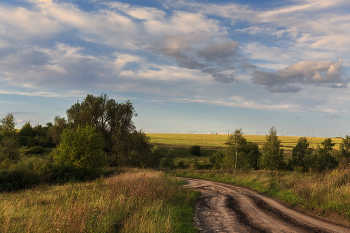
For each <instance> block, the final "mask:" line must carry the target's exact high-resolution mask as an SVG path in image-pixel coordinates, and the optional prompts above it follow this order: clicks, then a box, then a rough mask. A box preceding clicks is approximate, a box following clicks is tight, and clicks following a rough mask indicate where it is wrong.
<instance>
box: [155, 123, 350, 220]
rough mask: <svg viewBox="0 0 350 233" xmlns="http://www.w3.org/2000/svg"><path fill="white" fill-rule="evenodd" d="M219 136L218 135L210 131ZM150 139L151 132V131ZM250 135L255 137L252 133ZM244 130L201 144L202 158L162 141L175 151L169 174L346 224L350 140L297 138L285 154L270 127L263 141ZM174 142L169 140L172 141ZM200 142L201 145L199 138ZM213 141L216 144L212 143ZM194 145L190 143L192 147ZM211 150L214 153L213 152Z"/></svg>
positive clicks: (349, 216) (349, 210)
mask: <svg viewBox="0 0 350 233" xmlns="http://www.w3.org/2000/svg"><path fill="white" fill-rule="evenodd" d="M212 136H218V135H212ZM150 137H151V141H153V140H154V139H152V137H153V135H150ZM250 137H251V136H250ZM247 138H249V136H248V137H246V136H245V135H243V132H242V130H241V129H237V130H236V131H235V132H234V134H232V135H230V136H229V137H227V136H226V142H225V144H224V145H223V146H222V148H220V149H215V147H217V146H216V145H214V146H207V147H205V146H203V147H202V154H203V156H201V157H198V156H191V154H190V153H187V154H185V153H181V152H182V151H184V147H183V148H179V145H173V147H171V146H170V145H169V144H163V147H162V144H158V146H159V147H160V148H162V150H166V148H167V147H168V148H170V147H171V149H169V150H174V154H175V155H176V156H174V159H173V160H174V161H175V163H174V166H173V168H175V169H171V170H169V171H168V172H169V174H171V175H174V176H183V177H193V178H202V179H209V180H216V181H221V182H227V183H232V184H236V185H241V186H244V187H249V188H252V189H254V190H256V191H258V192H261V193H265V194H267V195H269V196H272V197H276V198H278V199H281V200H282V201H284V202H285V203H287V204H289V205H290V206H292V207H296V208H299V209H302V210H306V211H309V212H312V213H314V214H317V215H320V216H324V217H327V218H330V219H333V220H336V221H342V223H347V224H348V223H349V220H350V201H349V200H350V183H349V179H350V167H349V163H350V157H349V149H350V138H349V137H348V136H346V137H345V138H343V139H338V138H337V139H336V140H335V141H337V142H338V146H337V148H338V149H335V143H334V142H333V139H331V138H324V139H323V141H321V140H319V139H314V141H316V140H318V141H319V144H317V145H316V148H315V146H313V147H311V146H310V143H309V141H308V139H307V138H306V137H301V138H298V139H294V146H293V147H292V148H291V151H290V152H289V153H287V154H286V153H285V148H284V147H283V144H284V142H282V141H281V140H279V137H278V136H277V135H276V129H275V128H274V127H272V128H271V129H270V132H269V135H266V136H265V142H264V143H260V145H259V144H258V143H256V142H252V141H248V140H247ZM169 141H170V140H168V142H169ZM195 143H196V144H200V143H199V142H198V141H196V142H195ZM209 143H211V144H215V142H213V141H210V142H209ZM190 148H191V147H188V149H187V150H188V151H190ZM209 152H212V154H211V155H210V154H209Z"/></svg>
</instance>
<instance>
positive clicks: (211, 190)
mask: <svg viewBox="0 0 350 233" xmlns="http://www.w3.org/2000/svg"><path fill="white" fill-rule="evenodd" d="M181 179H182V180H184V181H185V182H186V183H187V184H186V186H187V187H190V188H193V189H195V190H198V191H200V192H201V193H202V196H201V197H200V198H199V200H198V203H197V207H196V217H195V224H196V227H198V229H200V230H199V232H205V233H207V232H208V233H209V232H342V233H343V232H350V228H348V227H345V226H340V225H336V224H332V223H330V222H326V221H323V220H321V219H318V218H314V217H310V216H307V215H303V214H301V213H299V212H297V211H294V210H292V209H289V208H287V207H286V206H284V205H282V204H280V203H278V202H277V201H275V200H273V199H271V198H268V197H266V196H264V195H261V194H259V193H257V192H254V191H251V190H249V189H245V188H242V187H238V186H234V185H229V184H223V183H220V182H215V181H208V180H201V179H193V178H181Z"/></svg>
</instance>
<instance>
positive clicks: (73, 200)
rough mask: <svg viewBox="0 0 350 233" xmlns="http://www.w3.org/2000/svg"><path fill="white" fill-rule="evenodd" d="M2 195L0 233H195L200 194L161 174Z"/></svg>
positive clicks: (131, 173)
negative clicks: (195, 213) (195, 204)
mask: <svg viewBox="0 0 350 233" xmlns="http://www.w3.org/2000/svg"><path fill="white" fill-rule="evenodd" d="M118 172H119V173H120V174H117V175H113V176H111V177H109V178H99V179H96V180H94V181H89V182H73V183H68V184H64V185H50V186H49V185H43V186H39V187H36V188H33V189H30V190H23V191H18V192H11V193H1V194H0V209H1V210H5V211H0V228H1V229H2V230H1V232H133V233H134V232H196V230H195V228H194V227H193V226H192V217H193V205H194V202H195V200H196V198H197V197H198V193H197V192H194V191H190V190H184V189H181V188H180V185H182V181H179V180H178V179H175V178H173V177H170V176H169V175H165V174H164V173H163V172H161V171H152V170H145V169H143V170H140V169H127V170H122V169H120V170H119V171H118Z"/></svg>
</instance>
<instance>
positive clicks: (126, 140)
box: [67, 94, 158, 166]
mask: <svg viewBox="0 0 350 233" xmlns="http://www.w3.org/2000/svg"><path fill="white" fill-rule="evenodd" d="M67 116H68V124H69V125H71V126H72V127H73V128H76V127H78V126H79V125H80V126H85V125H91V126H92V127H93V128H94V129H95V130H96V132H98V133H100V134H101V135H102V136H103V138H104V151H105V152H106V153H107V155H108V160H109V162H110V165H111V166H116V165H125V166H150V165H149V164H151V163H153V162H155V161H152V162H151V161H150V157H152V156H150V154H151V145H150V143H149V140H148V137H147V136H146V135H145V134H144V133H142V132H141V131H137V130H136V127H135V125H134V122H133V121H132V118H133V117H134V116H137V114H136V113H135V110H134V107H133V105H132V103H131V102H130V101H126V102H125V103H117V102H116V101H115V100H114V99H108V96H107V95H106V94H101V95H100V96H93V95H87V96H86V98H85V99H84V100H83V101H82V102H81V103H79V102H77V103H75V104H74V105H72V106H71V107H70V108H69V109H68V110H67ZM146 164H147V165H146ZM157 166H158V164H157Z"/></svg>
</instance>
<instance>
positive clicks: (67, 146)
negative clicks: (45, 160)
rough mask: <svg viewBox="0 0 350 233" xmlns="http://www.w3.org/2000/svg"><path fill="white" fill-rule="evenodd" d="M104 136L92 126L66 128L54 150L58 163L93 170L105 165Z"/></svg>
mask: <svg viewBox="0 0 350 233" xmlns="http://www.w3.org/2000/svg"><path fill="white" fill-rule="evenodd" d="M103 145H104V141H103V137H102V136H101V135H100V134H99V133H97V132H96V131H95V130H94V128H93V127H92V126H82V127H80V126H78V127H77V128H76V129H72V128H68V129H65V130H64V131H63V133H62V135H61V141H60V144H59V145H58V146H57V147H56V149H55V150H54V152H53V158H54V160H55V161H56V163H58V164H61V165H68V166H72V167H74V168H77V169H83V170H91V169H93V168H99V167H102V166H104V165H105V163H106V156H105V153H104V152H103Z"/></svg>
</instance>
